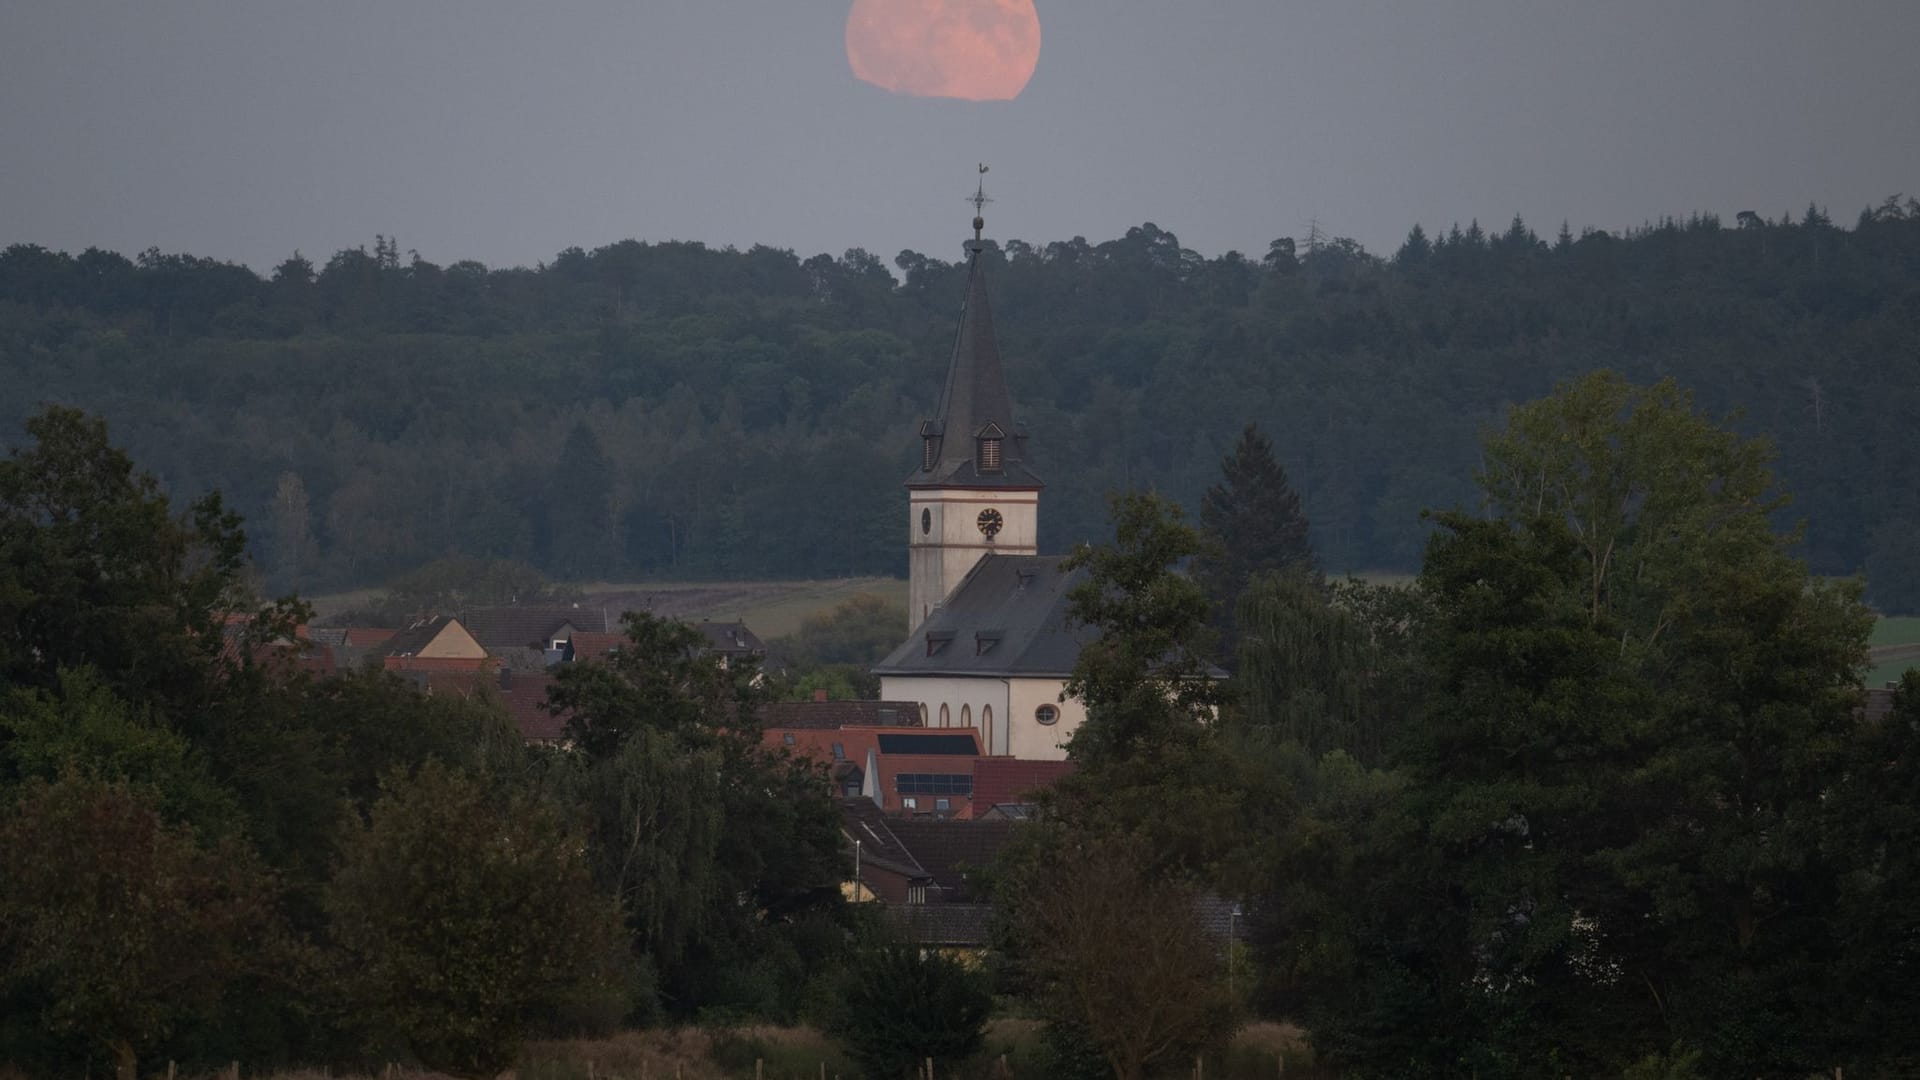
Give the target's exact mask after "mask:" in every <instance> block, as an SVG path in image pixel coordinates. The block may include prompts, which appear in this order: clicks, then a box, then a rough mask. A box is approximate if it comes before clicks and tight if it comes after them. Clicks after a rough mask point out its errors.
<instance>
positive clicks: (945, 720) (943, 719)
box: [940, 704, 953, 727]
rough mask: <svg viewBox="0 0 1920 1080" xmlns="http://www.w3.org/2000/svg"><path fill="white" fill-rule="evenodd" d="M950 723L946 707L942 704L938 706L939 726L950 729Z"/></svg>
mask: <svg viewBox="0 0 1920 1080" xmlns="http://www.w3.org/2000/svg"><path fill="white" fill-rule="evenodd" d="M950 721H951V717H950V716H949V715H948V713H947V707H946V706H945V705H944V704H943V705H941V706H940V726H941V727H952V726H953V724H952V723H951V722H950Z"/></svg>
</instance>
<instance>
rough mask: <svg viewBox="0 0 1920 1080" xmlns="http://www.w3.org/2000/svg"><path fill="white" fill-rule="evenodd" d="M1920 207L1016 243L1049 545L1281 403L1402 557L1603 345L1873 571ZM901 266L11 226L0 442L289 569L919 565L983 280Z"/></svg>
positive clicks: (1331, 524)
mask: <svg viewBox="0 0 1920 1080" xmlns="http://www.w3.org/2000/svg"><path fill="white" fill-rule="evenodd" d="M1914 206H1915V204H1913V203H1912V202H1910V201H1909V202H1905V203H1902V202H1900V201H1898V200H1895V201H1894V202H1892V203H1891V204H1890V207H1889V206H1883V207H1879V208H1875V209H1874V210H1873V211H1872V212H1871V213H1869V214H1866V215H1863V217H1862V219H1861V221H1860V222H1859V223H1858V224H1857V225H1856V226H1855V227H1853V228H1852V229H1840V228H1835V227H1833V226H1832V225H1831V224H1829V223H1828V222H1827V221H1826V219H1825V218H1824V217H1823V216H1820V215H1815V216H1812V217H1809V218H1807V219H1804V220H1796V221H1793V222H1787V221H1779V222H1773V221H1764V222H1762V221H1757V220H1756V221H1755V222H1753V223H1752V227H1742V228H1738V229H1733V228H1723V227H1722V226H1721V223H1720V222H1719V220H1718V219H1716V218H1714V217H1711V216H1700V217H1694V218H1691V219H1687V220H1684V221H1678V220H1663V221H1660V222H1658V223H1656V224H1653V225H1650V226H1648V227H1646V228H1643V229H1638V230H1635V231H1633V232H1631V233H1628V234H1624V235H1614V234H1607V233H1600V232H1585V233H1578V234H1566V235H1564V236H1563V237H1562V238H1561V239H1560V241H1559V242H1557V243H1548V242H1545V241H1542V240H1541V239H1540V238H1538V237H1536V236H1535V235H1534V233H1533V232H1532V231H1531V230H1529V229H1528V228H1527V227H1526V226H1525V225H1524V224H1520V223H1515V226H1514V227H1513V228H1511V229H1508V230H1507V231H1505V232H1501V233H1497V234H1490V233H1488V232H1486V231H1484V230H1481V229H1479V228H1478V227H1475V228H1471V229H1453V230H1448V231H1445V232H1442V231H1441V230H1433V231H1432V232H1431V233H1422V234H1420V235H1419V236H1417V237H1410V238H1409V241H1408V243H1407V245H1406V246H1405V247H1403V248H1402V250H1401V251H1400V252H1399V253H1397V254H1396V255H1395V256H1394V257H1393V258H1391V259H1387V260H1382V259H1379V258H1375V257H1373V256H1370V255H1368V254H1367V253H1365V252H1363V251H1360V250H1359V249H1358V248H1357V247H1356V246H1354V245H1352V244H1351V243H1347V242H1340V241H1328V240H1325V239H1324V238H1319V239H1316V240H1315V241H1314V242H1312V243H1309V244H1307V245H1302V246H1296V245H1295V244H1294V243H1293V242H1292V241H1291V240H1284V241H1282V242H1277V243H1275V244H1274V245H1273V246H1272V249H1271V250H1270V251H1268V252H1267V253H1266V254H1265V257H1264V258H1262V259H1259V260H1252V259H1248V258H1245V257H1242V256H1240V255H1238V254H1228V255H1224V256H1222V257H1220V258H1214V259H1208V258H1203V257H1201V256H1199V255H1198V254H1196V253H1194V252H1192V251H1188V250H1186V249H1183V248H1182V247H1181V246H1180V244H1179V241H1178V239H1177V238H1176V237H1174V236H1173V235H1172V234H1170V233H1168V232H1166V231H1165V230H1163V229H1159V228H1157V227H1155V226H1152V225H1142V226H1140V227H1138V228H1134V229H1130V230H1128V232H1127V233H1126V235H1125V236H1122V237H1120V238H1117V239H1114V240H1110V241H1107V242H1104V243H1090V242H1088V241H1086V240H1082V239H1077V238H1076V239H1074V240H1069V241H1062V242H1057V243H1048V244H1029V243H1025V242H1021V241H1014V240H1009V241H1007V242H1006V243H1005V244H1004V245H1003V246H994V247H990V248H989V250H988V253H987V255H986V256H985V258H986V259H987V262H988V264H989V265H988V272H989V275H990V277H989V280H990V283H991V287H992V289H993V290H994V297H995V302H994V312H995V317H996V320H997V322H998V329H999V337H1000V341H1001V344H1002V347H1003V349H1004V351H1005V353H1006V355H1007V357H1008V366H1007V371H1008V376H1009V379H1010V380H1011V383H1012V390H1013V394H1014V399H1015V401H1016V403H1017V406H1018V408H1019V412H1020V416H1021V417H1022V419H1023V420H1024V421H1025V422H1026V423H1027V424H1028V426H1029V428H1030V429H1031V430H1032V432H1033V439H1032V450H1033V454H1034V461H1033V465H1034V467H1035V468H1036V469H1037V470H1038V471H1039V473H1040V474H1041V475H1042V476H1045V477H1048V478H1049V479H1054V480H1056V483H1055V484H1054V485H1053V487H1052V488H1050V489H1049V491H1048V493H1047V503H1046V510H1045V530H1046V535H1045V537H1043V541H1042V542H1043V546H1044V547H1046V548H1048V549H1051V550H1066V549H1067V548H1069V547H1070V546H1072V544H1074V543H1076V542H1079V541H1083V540H1092V539H1094V538H1096V537H1098V536H1099V535H1101V533H1102V532H1103V524H1104V507H1103V505H1102V502H1101V500H1102V497H1103V496H1104V494H1105V493H1106V492H1107V491H1108V490H1111V489H1115V488H1123V487H1147V486H1151V487H1153V488H1155V489H1157V490H1160V491H1163V492H1166V493H1167V494H1169V495H1171V496H1173V497H1175V498H1177V499H1180V500H1182V501H1184V502H1186V503H1187V504H1188V505H1198V503H1199V499H1200V496H1201V493H1202V491H1203V490H1204V489H1205V487H1206V486H1207V485H1208V484H1209V483H1211V482H1213V481H1214V479H1215V478H1216V472H1215V467H1216V463H1217V462H1218V461H1219V460H1220V458H1221V457H1222V456H1223V455H1225V454H1227V453H1228V452H1229V451H1230V450H1231V449H1232V446H1233V443H1234V440H1235V439H1237V438H1238V437H1239V436H1240V434H1241V432H1242V430H1243V428H1244V427H1245V425H1246V424H1247V423H1248V422H1250V421H1251V422H1256V423H1258V424H1259V425H1260V426H1261V429H1262V430H1263V431H1265V432H1268V433H1269V434H1270V435H1271V437H1272V439H1273V442H1274V455H1275V457H1276V458H1277V459H1278V460H1280V461H1283V462H1285V463H1286V467H1287V472H1288V474H1289V478H1290V480H1291V481H1292V484H1293V486H1294V489H1295V490H1296V491H1297V492H1298V493H1299V495H1300V497H1301V501H1302V506H1303V511H1304V512H1305V513H1306V515H1307V516H1308V517H1310V518H1311V520H1312V537H1311V538H1312V542H1313V547H1314V549H1315V551H1316V552H1317V553H1318V555H1319V559H1320V563H1321V565H1322V566H1323V567H1329V568H1333V569H1335V570H1340V571H1347V570H1360V569H1369V568H1399V569H1406V570H1411V569H1413V568H1414V567H1415V566H1417V564H1418V563H1419V560H1420V552H1421V545H1422V543H1423V541H1424V537H1425V529H1426V527H1425V526H1424V525H1423V524H1422V522H1421V521H1420V519H1419V512H1420V511H1421V510H1422V509H1423V508H1427V507H1437V506H1440V507H1443V506H1448V505H1454V504H1457V503H1462V502H1466V501H1469V500H1471V499H1472V497H1473V488H1472V483H1471V480H1470V477H1471V474H1472V471H1473V469H1474V467H1475V464H1476V453H1477V446H1476V439H1475V436H1476V434H1477V432H1478V431H1480V430H1481V429H1483V428H1485V427H1487V426H1489V425H1491V424H1493V423H1495V422H1497V420H1498V417H1499V414H1500V410H1501V408H1502V407H1503V406H1504V404H1505V403H1506V402H1509V401H1520V400H1527V399H1529V398H1533V397H1537V396H1538V395H1540V394H1542V393H1544V392H1546V391H1547V390H1548V389H1549V388H1550V387H1551V386H1552V385H1553V384H1554V383H1556V382H1558V381H1560V380H1563V379H1566V378H1569V377H1571V376H1574V375H1577V374H1579V373H1581V372H1583V371H1586V370H1588V369H1591V368H1593V367H1596V366H1602V365H1605V366H1612V367H1614V368H1616V369H1618V370H1620V371H1621V372H1622V373H1623V374H1625V375H1627V376H1628V377H1629V378H1635V379H1639V380H1642V381H1651V380H1652V379H1654V378H1657V377H1660V376H1662V375H1672V376H1674V377H1676V378H1678V379H1679V380H1680V381H1682V382H1683V383H1685V384H1687V385H1689V386H1693V387H1697V388H1699V389H1700V391H1701V393H1702V395H1703V397H1702V402H1701V403H1702V405H1703V406H1705V407H1707V408H1708V409H1709V410H1711V411H1712V412H1714V413H1716V414H1720V413H1726V412H1728V411H1730V410H1732V409H1734V408H1739V409H1740V410H1742V413H1743V419H1742V420H1741V421H1740V426H1741V428H1742V430H1743V431H1745V432H1747V433H1751V434H1763V435H1765V436H1767V437H1768V438H1769V439H1771V440H1772V442H1773V443H1774V445H1775V446H1776V447H1777V448H1778V450H1779V466H1778V467H1779V470H1780V472H1781V475H1782V477H1783V479H1784V480H1785V481H1786V482H1787V483H1788V485H1789V486H1790V487H1791V488H1792V489H1793V490H1795V491H1796V492H1798V493H1799V501H1798V503H1797V504H1796V505H1795V506H1794V507H1793V508H1792V509H1791V511H1789V513H1790V514H1791V515H1792V516H1794V517H1798V518H1804V519H1805V520H1806V521H1807V531H1806V547H1805V552H1806V555H1807V557H1808V559H1809V561H1810V564H1811V565H1812V567H1813V568H1814V569H1815V570H1816V571H1817V572H1819V573H1823V574H1836V573H1848V572H1853V571H1857V570H1859V569H1860V568H1861V567H1863V566H1864V565H1866V563H1867V561H1868V559H1869V557H1870V556H1872V555H1873V554H1874V553H1875V551H1877V550H1880V548H1878V547H1876V541H1875V540H1874V537H1875V536H1876V530H1877V529H1879V528H1880V527H1881V526H1883V525H1886V524H1888V523H1892V522H1900V521H1905V522H1912V521H1915V520H1920V504H1917V503H1916V502H1915V499H1916V495H1915V493H1914V490H1913V486H1912V485H1911V484H1906V483H1903V482H1902V478H1904V477H1909V476H1912V475H1914V474H1915V473H1916V471H1920V458H1916V455H1917V454H1920V440H1914V439H1912V438H1911V437H1909V436H1910V432H1909V430H1908V428H1909V426H1910V423H1909V422H1910V418H1911V417H1913V416H1914V415H1917V414H1920V399H1917V398H1916V395H1917V394H1920V380H1916V379H1914V378H1912V377H1911V376H1912V359H1911V358H1912V356H1913V355H1914V353H1915V351H1916V348H1920V342H1917V341H1916V337H1915V334H1916V330H1915V327H1917V326H1920V308H1916V304H1917V303H1920V301H1916V299H1915V297H1916V295H1920V293H1916V282H1920V254H1917V253H1920V220H1916V214H1915V210H1914V209H1913V207H1914ZM956 254H957V252H956ZM895 265H896V266H898V267H899V270H900V273H901V277H902V280H901V281H899V282H898V283H896V282H895V280H894V279H893V277H891V276H890V275H889V274H888V273H887V271H886V269H885V267H884V266H883V265H882V264H881V263H880V261H879V260H878V259H876V258H874V257H873V256H872V255H870V254H868V253H866V252H862V251H850V252H847V253H846V255H845V256H843V257H841V258H837V259H836V258H829V257H827V256H818V257H814V258H807V259H802V258H801V257H799V256H796V255H795V254H794V253H792V252H786V251H778V250H774V249H770V248H764V247H756V248H753V249H751V250H747V251H733V250H712V249H708V248H705V247H702V246H700V245H698V244H686V243H661V244H642V243H636V242H633V241H622V242H619V243H614V244H609V245H607V246H605V247H601V248H598V249H596V250H593V251H583V250H580V249H569V250H567V251H564V252H561V253H559V254H558V255H556V256H555V257H554V259H553V260H552V261H551V262H549V263H548V264H547V265H545V266H542V267H538V268H535V269H531V270H528V269H500V270H489V269H487V268H485V267H482V266H479V265H476V264H473V263H456V264H454V265H451V266H440V265H436V264H433V263H431V262H428V261H426V260H424V259H419V258H415V259H412V260H407V259H404V258H402V257H401V256H400V255H399V254H398V253H397V251H396V248H395V244H394V242H393V241H392V240H391V238H387V239H383V240H382V241H381V242H380V243H379V244H377V245H376V246H375V250H374V251H372V252H368V251H365V250H359V249H353V250H348V251H343V252H340V253H338V254H337V255H335V256H333V257H332V258H330V259H324V260H318V265H316V263H315V262H309V261H307V260H304V259H300V258H298V257H297V256H296V257H295V258H292V259H289V260H288V261H287V262H286V263H285V264H283V265H282V266H281V267H279V268H277V269H276V270H275V271H274V273H273V274H272V275H270V276H269V277H268V278H266V279H262V278H261V277H259V276H256V275H255V274H253V273H251V272H249V271H248V270H246V269H244V268H241V267H235V266H229V265H223V264H220V263H216V262H214V261H212V260H206V259H196V258H192V257H189V256H181V255H164V254H161V253H158V252H148V253H146V254H143V255H141V256H140V257H139V258H138V259H137V260H129V259H126V258H123V257H121V256H119V255H115V254H112V253H110V252H101V251H88V252H85V253H82V254H79V255H74V256H69V255H65V254H59V253H54V252H49V251H45V250H43V249H40V248H35V247H31V246H24V245H22V246H15V247H12V248H9V249H6V251H5V252H4V253H0V379H4V381H5V382H6V384H7V385H10V386H19V387H30V388H32V390H31V392H30V393H26V394H21V395H16V397H15V398H14V399H12V400H14V401H15V405H14V406H13V409H12V411H11V413H10V414H8V415H0V432H5V433H9V434H10V433H11V430H16V429H13V428H12V425H15V424H18V423H19V422H20V421H22V420H24V419H25V417H26V415H27V413H28V412H29V411H30V410H32V409H34V408H36V407H37V402H36V400H35V399H39V398H44V399H49V400H54V401H60V402H66V403H72V404H77V405H83V406H85V407H87V408H89V409H93V410H96V411H100V412H103V413H105V414H106V415H108V416H109V417H110V418H111V419H112V420H113V422H114V423H115V425H116V428H117V429H118V430H119V431H120V433H121V435H122V437H123V438H125V439H127V440H128V441H129V443H130V445H131V446H133V447H134V448H135V450H136V451H137V453H138V456H139V457H140V458H141V460H142V461H144V462H146V463H147V464H148V465H149V466H150V467H152V468H154V469H156V470H157V471H158V472H159V473H160V474H161V475H162V476H163V477H165V480H166V483H167V486H168V488H169V490H171V491H174V492H179V493H188V494H191V493H197V492H201V491H205V490H208V489H210V488H213V487H218V488H220V489H221V490H223V491H225V492H226V493H227V494H228V496H229V499H230V501H231V505H233V506H234V507H237V508H239V509H240V510H242V511H243V512H244V513H245V514H246V515H247V517H248V518H249V519H250V520H252V521H254V522H256V523H258V524H259V525H260V526H261V527H260V528H259V529H258V530H257V532H258V535H256V536H255V537H254V538H253V543H254V549H255V551H256V552H258V553H260V554H261V555H263V556H264V557H263V558H261V559H260V560H259V562H260V565H261V566H262V567H263V568H266V569H267V570H269V571H270V572H271V573H273V574H274V575H275V579H274V580H275V583H276V587H285V586H286V585H288V584H290V583H291V582H292V581H293V580H295V579H297V580H298V581H299V583H300V585H301V587H302V588H306V589H316V588H326V587H332V586H344V585H363V584H367V583H370V582H378V581H383V580H385V579H387V578H389V577H391V576H392V575H394V574H396V573H400V572H404V571H406V570H408V569H411V568H413V567H416V566H419V565H422V564H424V563H426V562H429V561H431V560H433V559H436V558H439V557H441V556H444V555H446V554H448V553H450V552H453V553H460V554H465V555H471V556H476V557H487V558H510V559H516V560H519V561H521V562H526V563H530V564H532V565H535V566H537V567H539V568H540V569H541V570H542V571H543V572H545V573H547V574H549V575H552V576H555V577H559V578H574V579H580V578H596V577H597V578H603V579H619V578H628V579H632V578H634V577H639V576H649V577H652V576H677V577H688V578H691V577H702V576H704V577H709V578H711V577H729V578H740V577H827V576H839V575H845V574H849V573H898V572H899V571H900V569H901V567H902V562H901V551H900V545H898V544H897V543H896V542H895V540H896V536H897V534H896V533H895V531H894V529H895V526H896V523H897V521H898V513H899V510H898V505H897V499H896V497H897V494H898V489H897V484H898V483H899V480H900V478H901V477H902V476H904V475H905V474H906V473H907V471H908V469H909V468H910V467H911V464H912V460H913V452H914V448H913V445H912V444H913V442H914V437H913V435H914V428H913V420H912V418H913V417H916V416H921V415H925V414H926V413H928V412H929V411H930V410H931V408H932V405H933V398H934V397H935V395H937V394H938V392H939V388H940V385H941V374H942V370H943V365H944V363H945V360H946V350H947V349H949V348H950V347H951V344H952V333H953V327H952V317H953V310H954V305H955V304H956V303H957V302H958V300H959V298H960V296H961V294H962V291H963V288H964V267H963V265H962V264H959V263H949V262H944V261H942V260H940V259H937V258H932V257H929V256H927V255H924V254H920V253H916V252H903V253H901V255H900V256H899V258H898V259H897V260H895ZM5 437H6V435H5V434H0V439H4V438H5ZM289 478H292V479H294V480H298V481H299V483H298V485H297V487H296V486H295V485H294V484H292V483H289V482H287V481H288V480H289ZM1069 478H1070V479H1071V482H1070V483H1069V482H1066V481H1067V480H1068V479H1069ZM829 492H831V498H829V497H828V493H829ZM1782 523H1783V524H1784V523H1785V519H1783V521H1782ZM601 524H608V525H610V528H606V529H604V530H603V531H595V530H596V528H597V527H598V526H599V525H601ZM1909 535H1910V534H1909ZM773 536H778V537H781V538H782V542H781V543H777V544H775V543H761V542H758V540H757V538H762V537H773ZM603 541H604V542H603ZM1890 557H1891V558H1896V559H1897V557H1898V552H1897V551H1895V550H1893V549H1887V550H1886V552H1885V553H1883V554H1882V555H1881V558H1882V560H1883V561H1884V560H1885V559H1887V558H1890ZM1884 603H1887V604H1892V603H1894V599H1893V598H1889V599H1887V600H1886V601H1884Z"/></svg>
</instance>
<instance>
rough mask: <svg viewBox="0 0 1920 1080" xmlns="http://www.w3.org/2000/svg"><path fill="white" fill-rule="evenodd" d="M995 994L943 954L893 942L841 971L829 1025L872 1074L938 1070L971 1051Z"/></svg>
mask: <svg viewBox="0 0 1920 1080" xmlns="http://www.w3.org/2000/svg"><path fill="white" fill-rule="evenodd" d="M992 1009H993V995H992V994H991V993H990V992H989V990H988V987H987V982H986V979H985V977H984V976H982V975H981V974H980V973H979V972H978V971H976V970H973V969H970V968H968V967H967V966H966V965H965V964H962V963H961V962H960V961H958V960H954V959H952V958H951V957H948V956H945V955H942V954H941V953H938V952H934V951H930V950H923V949H919V948H915V947H911V946H904V945H890V946H886V947H883V948H879V949H875V950H873V951H871V952H868V953H866V954H864V955H862V956H859V957H858V958H856V959H855V961H854V963H853V965H852V967H851V968H850V969H849V970H848V971H847V973H846V974H845V975H844V976H843V977H842V979H841V981H840V987H839V1003H838V1006H837V1007H836V1009H835V1010H834V1013H833V1015H832V1018H831V1022H830V1024H829V1030H830V1032H831V1033H832V1034H833V1036H834V1037H835V1038H837V1039H839V1040H840V1041H841V1042H842V1043H843V1044H845V1046H846V1047H847V1050H848V1051H849V1052H850V1053H851V1054H852V1055H853V1058H854V1060H855V1061H858V1062H859V1063H860V1066H861V1068H863V1069H864V1070H865V1071H866V1074H867V1076H869V1077H871V1078H873V1080H890V1078H896V1077H904V1076H912V1075H918V1074H919V1072H920V1070H921V1069H922V1067H923V1066H924V1064H925V1062H926V1060H927V1059H928V1058H932V1059H933V1063H934V1069H935V1071H936V1072H942V1073H945V1072H951V1071H952V1069H953V1066H954V1065H956V1064H957V1063H959V1062H961V1061H964V1060H965V1059H966V1058H969V1057H971V1056H973V1055H974V1054H975V1053H977V1052H978V1051H979V1049H980V1045H981V1043H982V1042H983V1041H984V1039H985V1036H986V1024H987V1015H988V1013H990V1012H991V1011H992Z"/></svg>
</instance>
